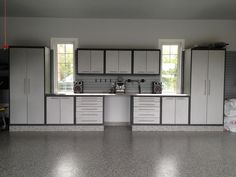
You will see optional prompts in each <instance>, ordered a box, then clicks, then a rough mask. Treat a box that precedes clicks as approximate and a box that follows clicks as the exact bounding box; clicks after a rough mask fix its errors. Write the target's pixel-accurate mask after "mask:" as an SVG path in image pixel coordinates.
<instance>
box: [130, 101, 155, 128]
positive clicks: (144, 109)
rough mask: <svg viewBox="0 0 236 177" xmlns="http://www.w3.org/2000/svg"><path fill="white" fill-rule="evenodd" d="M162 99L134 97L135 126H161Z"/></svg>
mask: <svg viewBox="0 0 236 177" xmlns="http://www.w3.org/2000/svg"><path fill="white" fill-rule="evenodd" d="M159 123H160V97H133V124H159Z"/></svg>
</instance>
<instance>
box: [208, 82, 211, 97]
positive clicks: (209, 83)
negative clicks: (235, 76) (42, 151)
mask: <svg viewBox="0 0 236 177" xmlns="http://www.w3.org/2000/svg"><path fill="white" fill-rule="evenodd" d="M210 94H211V81H210V80H208V95H210Z"/></svg>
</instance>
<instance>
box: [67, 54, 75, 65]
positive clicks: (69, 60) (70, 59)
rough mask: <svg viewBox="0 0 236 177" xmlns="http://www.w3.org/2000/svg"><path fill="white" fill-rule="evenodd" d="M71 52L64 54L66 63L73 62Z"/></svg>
mask: <svg viewBox="0 0 236 177" xmlns="http://www.w3.org/2000/svg"><path fill="white" fill-rule="evenodd" d="M73 58H74V57H73V54H66V63H67V64H73Z"/></svg>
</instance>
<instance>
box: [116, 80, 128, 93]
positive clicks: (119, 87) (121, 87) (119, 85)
mask: <svg viewBox="0 0 236 177" xmlns="http://www.w3.org/2000/svg"><path fill="white" fill-rule="evenodd" d="M125 91H126V84H125V82H124V81H117V82H116V85H115V92H116V93H125Z"/></svg>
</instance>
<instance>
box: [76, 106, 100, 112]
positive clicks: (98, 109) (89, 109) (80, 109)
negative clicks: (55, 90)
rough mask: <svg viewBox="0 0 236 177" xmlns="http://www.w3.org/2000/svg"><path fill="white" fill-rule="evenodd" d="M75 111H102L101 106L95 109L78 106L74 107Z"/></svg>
mask: <svg viewBox="0 0 236 177" xmlns="http://www.w3.org/2000/svg"><path fill="white" fill-rule="evenodd" d="M76 111H77V112H84V111H85V112H86V111H87V112H88V111H91V112H93V111H103V107H102V106H96V107H87V106H84V107H83V106H80V107H76Z"/></svg>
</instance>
